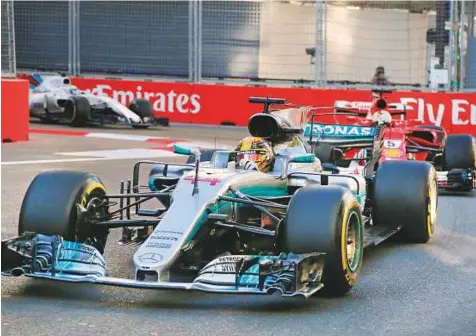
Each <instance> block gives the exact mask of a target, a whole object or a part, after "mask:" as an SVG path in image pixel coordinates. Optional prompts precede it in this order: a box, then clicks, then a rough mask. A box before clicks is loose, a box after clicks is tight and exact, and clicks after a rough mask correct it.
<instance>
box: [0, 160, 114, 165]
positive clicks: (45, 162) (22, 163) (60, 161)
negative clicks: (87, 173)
mask: <svg viewBox="0 0 476 336" xmlns="http://www.w3.org/2000/svg"><path fill="white" fill-rule="evenodd" d="M106 160H121V159H120V158H81V159H53V160H27V161H6V162H1V163H0V164H1V165H2V166H16V165H28V164H47V163H68V162H85V161H106Z"/></svg>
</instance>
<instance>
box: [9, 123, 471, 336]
mask: <svg viewBox="0 0 476 336" xmlns="http://www.w3.org/2000/svg"><path fill="white" fill-rule="evenodd" d="M32 126H33V127H39V126H38V125H32ZM43 127H44V126H43ZM48 127H49V128H57V129H67V130H68V129H70V128H68V127H63V126H48ZM88 130H89V131H94V132H99V131H102V130H98V129H88ZM107 131H108V132H112V131H111V130H107ZM113 132H115V133H118V132H119V133H121V132H124V133H132V134H145V135H153V136H164V137H171V138H184V139H185V138H188V139H196V140H206V141H213V140H214V139H215V138H217V139H220V140H221V141H228V142H230V143H236V141H237V140H238V139H239V138H241V137H242V136H244V135H246V129H236V128H226V127H220V128H207V127H188V126H185V127H179V126H177V125H172V126H171V127H169V128H159V129H150V130H128V129H125V128H124V129H114V130H113ZM153 145H154V144H151V143H146V142H135V141H122V140H105V139H88V138H84V137H75V136H58V135H43V134H32V136H31V140H30V141H29V142H24V143H14V144H2V182H3V183H2V208H1V209H2V222H1V232H2V239H6V238H9V237H12V236H14V235H15V234H16V230H17V219H18V214H19V209H20V205H21V201H22V198H23V195H24V193H25V191H26V189H27V187H28V184H29V183H30V181H31V180H32V179H33V177H34V176H35V175H36V174H37V173H38V172H40V171H42V170H44V169H79V170H87V171H90V172H93V173H95V174H97V175H99V176H100V177H101V178H102V179H103V181H104V182H105V184H106V187H108V189H109V190H111V191H114V192H115V191H117V188H118V182H119V181H120V180H123V179H127V178H129V177H130V176H131V174H132V166H133V164H134V163H135V162H136V160H137V159H127V158H123V159H117V160H110V161H108V160H101V159H97V160H96V159H94V161H74V162H64V161H61V162H55V161H41V162H43V163H35V160H54V159H57V158H58V157H60V155H58V154H54V153H58V152H77V151H90V150H103V149H104V150H112V149H132V148H150V147H153ZM61 158H62V159H65V156H61ZM68 158H71V157H66V159H68ZM168 160H173V161H176V162H180V161H181V160H183V158H180V157H179V158H177V157H174V158H169V159H168ZM24 161H27V162H24ZM12 162H13V163H16V164H12ZM44 162H47V163H44ZM439 202H440V203H439V213H438V228H437V232H436V235H435V236H434V238H433V239H432V240H431V241H430V242H429V243H428V244H425V245H399V244H396V243H392V242H386V243H384V244H383V245H380V246H379V247H377V248H373V249H370V250H366V252H365V254H364V267H363V271H362V274H361V277H360V279H359V281H358V284H357V286H356V287H355V288H354V289H353V290H352V291H351V293H350V294H349V295H347V296H346V297H344V298H339V299H327V298H321V297H313V298H311V299H309V300H306V301H305V300H298V299H283V298H277V297H265V296H263V297H262V296H260V297H256V296H240V295H223V294H208V293H199V292H181V291H154V290H138V289H127V288H116V287H103V286H90V285H74V284H59V283H48V282H40V281H38V280H32V279H25V278H6V277H2V279H1V280H2V301H1V303H2V330H1V331H2V334H4V335H19V334H29V335H31V334H34V335H53V334H68V335H91V334H92V335H126V334H127V335H159V334H160V335H207V336H208V335H224V334H227V335H235V334H236V335H238V334H239V335H246V334H250V335H459V336H464V335H476V193H473V194H471V195H470V194H450V195H447V194H444V195H441V196H440V198H439ZM119 234H120V230H119V229H115V230H113V233H112V234H111V236H110V238H109V242H108V246H107V249H106V260H107V261H108V265H109V268H110V271H111V275H112V276H123V277H124V276H125V277H130V268H129V265H130V261H131V256H132V254H133V251H134V248H132V247H122V246H119V245H117V243H116V242H117V240H118V239H119Z"/></svg>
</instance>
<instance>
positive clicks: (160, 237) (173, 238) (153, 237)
mask: <svg viewBox="0 0 476 336" xmlns="http://www.w3.org/2000/svg"><path fill="white" fill-rule="evenodd" d="M149 239H152V240H169V241H170V240H171V241H177V240H178V238H177V237H164V236H151V237H150V238H149Z"/></svg>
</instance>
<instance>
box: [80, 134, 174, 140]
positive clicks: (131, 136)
mask: <svg viewBox="0 0 476 336" xmlns="http://www.w3.org/2000/svg"><path fill="white" fill-rule="evenodd" d="M85 137H88V138H100V139H111V140H133V141H147V140H149V139H164V140H166V139H167V138H159V137H154V136H147V135H138V134H125V133H88V134H86V135H85Z"/></svg>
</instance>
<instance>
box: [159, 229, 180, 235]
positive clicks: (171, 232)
mask: <svg viewBox="0 0 476 336" xmlns="http://www.w3.org/2000/svg"><path fill="white" fill-rule="evenodd" d="M156 232H160V233H169V234H176V235H179V236H181V235H183V232H180V231H172V230H158V231H156Z"/></svg>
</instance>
